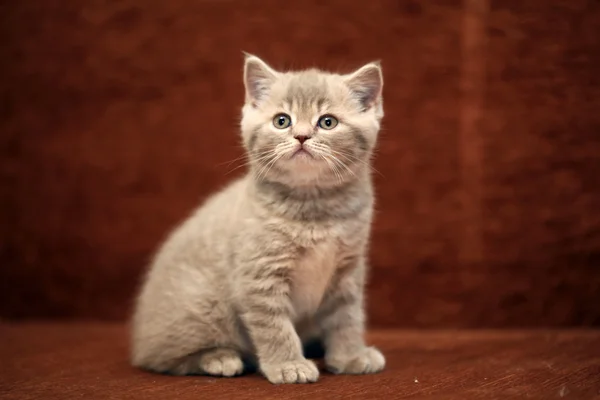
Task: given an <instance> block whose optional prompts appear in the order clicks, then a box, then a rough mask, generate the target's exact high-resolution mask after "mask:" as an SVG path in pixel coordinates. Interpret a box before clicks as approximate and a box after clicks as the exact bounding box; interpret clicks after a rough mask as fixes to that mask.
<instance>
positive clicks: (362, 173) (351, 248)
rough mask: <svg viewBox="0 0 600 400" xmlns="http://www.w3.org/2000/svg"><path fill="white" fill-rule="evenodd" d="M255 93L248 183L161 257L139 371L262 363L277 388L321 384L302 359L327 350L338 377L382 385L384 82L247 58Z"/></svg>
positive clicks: (374, 75) (148, 286) (248, 113)
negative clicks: (374, 267) (376, 188)
mask: <svg viewBox="0 0 600 400" xmlns="http://www.w3.org/2000/svg"><path fill="white" fill-rule="evenodd" d="M244 84H245V88H246V101H245V105H244V107H243V117H242V121H241V130H242V138H243V143H244V147H245V149H246V152H247V157H248V160H249V166H250V167H249V171H248V173H247V175H246V176H245V177H243V178H241V179H239V180H237V181H235V182H233V183H231V184H230V185H229V186H228V187H226V188H225V189H224V190H222V191H221V192H219V193H217V194H215V195H213V196H212V197H211V198H209V199H208V200H207V201H206V202H205V203H204V204H203V205H202V206H201V207H200V208H199V209H198V210H196V211H195V212H194V213H193V214H192V215H191V216H190V217H189V218H188V219H187V220H186V221H185V222H184V223H183V224H181V225H180V226H179V227H178V228H177V229H176V230H175V231H174V232H173V233H172V234H171V235H170V236H169V238H168V239H167V240H166V242H165V243H164V244H163V245H162V247H161V248H160V250H159V252H158V253H157V255H156V257H155V259H154V261H153V264H152V266H151V268H150V270H149V272H148V274H147V277H146V279H145V281H144V285H143V288H142V290H141V293H140V295H139V297H138V300H137V305H136V311H135V315H134V318H133V343H132V344H133V346H132V347H133V348H132V362H133V364H134V365H135V366H138V367H142V368H144V369H149V370H153V371H159V372H167V373H172V374H208V375H215V376H233V375H237V374H240V373H241V372H242V370H243V362H242V359H245V358H247V357H249V358H251V359H252V360H254V361H255V362H256V363H257V364H258V367H259V368H260V371H261V372H262V373H263V374H264V375H265V376H266V378H267V379H268V380H269V381H270V382H272V383H304V382H315V381H316V380H317V379H318V377H319V371H318V370H317V367H316V366H315V364H314V363H313V362H312V361H310V360H307V359H306V358H305V357H304V355H303V348H302V345H303V343H306V341H308V340H309V339H311V338H315V337H318V338H320V340H321V341H322V343H323V346H324V349H325V365H326V366H327V369H328V370H330V371H332V372H334V373H346V374H365V373H374V372H378V371H381V370H382V369H383V368H384V365H385V359H384V357H383V355H382V354H381V353H380V352H379V351H378V350H377V349H375V348H373V347H367V346H366V345H365V341H364V337H363V336H364V329H365V315H364V296H363V292H364V285H365V275H366V260H365V258H366V251H367V244H368V240H369V232H370V225H371V218H372V213H373V202H374V198H373V187H372V183H371V167H370V159H371V155H372V152H373V148H374V146H375V143H376V139H377V135H378V132H379V127H380V121H381V118H382V117H383V108H382V97H381V90H382V85H383V78H382V74H381V68H380V66H379V64H377V63H371V64H367V65H365V66H364V67H362V68H360V69H358V70H357V71H356V72H354V73H352V74H348V75H338V74H330V73H325V72H321V71H318V70H307V71H302V72H285V73H284V72H278V71H275V70H273V69H272V68H271V67H269V66H268V65H267V64H266V63H264V62H263V61H262V60H260V59H259V58H257V57H255V56H252V55H247V56H246V60H245V66H244Z"/></svg>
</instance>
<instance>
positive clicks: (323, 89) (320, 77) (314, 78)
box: [283, 70, 334, 114]
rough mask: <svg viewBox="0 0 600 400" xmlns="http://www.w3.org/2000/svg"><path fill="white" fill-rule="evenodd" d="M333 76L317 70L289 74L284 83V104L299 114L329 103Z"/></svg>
mask: <svg viewBox="0 0 600 400" xmlns="http://www.w3.org/2000/svg"><path fill="white" fill-rule="evenodd" d="M332 80H333V76H330V75H328V74H325V73H323V72H320V71H317V70H308V71H303V72H296V73H292V74H289V75H288V77H287V79H286V84H285V94H284V97H283V102H284V104H285V105H286V106H287V107H289V108H290V109H294V110H296V111H297V112H298V113H299V114H310V113H312V112H314V111H315V109H317V110H319V109H321V108H323V107H324V106H326V105H328V104H330V103H331V102H332V101H334V99H333V98H332V92H331V90H330V89H331V84H332V83H333V82H332Z"/></svg>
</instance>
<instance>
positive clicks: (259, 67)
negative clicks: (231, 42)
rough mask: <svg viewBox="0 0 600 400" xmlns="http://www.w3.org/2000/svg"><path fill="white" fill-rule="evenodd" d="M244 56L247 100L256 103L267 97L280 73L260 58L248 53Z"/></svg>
mask: <svg viewBox="0 0 600 400" xmlns="http://www.w3.org/2000/svg"><path fill="white" fill-rule="evenodd" d="M244 56H245V62H244V86H245V87H246V101H247V102H250V103H253V104H255V103H257V102H259V101H260V100H261V99H263V98H264V97H265V95H266V94H267V93H268V91H269V89H270V88H271V85H272V84H273V82H275V80H276V79H277V76H278V75H279V74H278V73H277V72H276V71H275V70H274V69H273V68H271V67H269V66H268V65H267V63H265V62H264V61H263V60H261V59H260V58H258V57H256V56H254V55H252V54H248V53H244Z"/></svg>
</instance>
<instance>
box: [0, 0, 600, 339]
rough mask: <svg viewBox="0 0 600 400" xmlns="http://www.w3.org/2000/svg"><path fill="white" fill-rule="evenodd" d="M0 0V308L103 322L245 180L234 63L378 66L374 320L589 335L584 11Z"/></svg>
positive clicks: (592, 221)
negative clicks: (232, 185) (217, 197)
mask: <svg viewBox="0 0 600 400" xmlns="http://www.w3.org/2000/svg"><path fill="white" fill-rule="evenodd" d="M288 4H292V3H287V2H285V1H283V0H281V1H276V0H262V1H261V2H251V1H242V0H221V1H217V0H180V1H176V2H168V1H164V0H122V1H118V2H117V1H112V2H111V1H101V0H88V1H85V2H83V1H78V0H63V1H61V2H51V1H47V0H22V1H20V2H2V3H0V40H1V43H0V59H1V60H2V62H1V63H0V73H1V74H0V91H1V96H2V97H1V100H2V103H1V104H2V107H1V108H0V112H1V114H0V118H1V121H0V135H1V142H0V145H1V148H0V150H1V153H0V155H1V160H0V195H1V198H0V199H1V203H0V210H1V211H0V213H1V214H0V218H1V219H0V246H1V247H0V263H1V264H0V268H1V270H0V285H2V287H1V290H0V317H5V318H32V317H44V318H50V317H68V318H104V319H121V318H124V317H126V316H127V315H128V313H129V310H130V307H131V297H132V295H133V293H134V291H135V287H136V284H137V282H138V279H139V275H140V273H141V271H142V269H143V268H144V267H145V265H146V262H147V260H148V259H149V257H150V255H151V253H152V251H153V250H154V249H155V247H156V246H157V245H158V243H159V242H160V240H161V239H162V238H163V237H164V236H165V234H166V233H167V232H168V230H169V229H170V228H172V227H173V225H174V224H176V223H177V222H179V221H180V220H182V219H183V218H184V217H185V216H186V215H187V214H188V213H189V212H190V211H191V209H192V208H193V207H195V206H196V205H197V204H198V203H199V202H200V201H201V200H202V199H203V198H205V196H206V195H207V194H209V193H210V192H212V191H214V190H216V189H218V188H220V187H222V186H223V185H224V184H225V183H226V182H227V181H228V180H230V179H232V178H233V177H234V176H236V175H238V174H240V173H242V170H241V169H237V170H235V171H233V172H231V173H228V171H230V170H232V169H233V168H234V167H235V165H236V163H233V164H231V165H230V164H229V162H230V161H231V160H233V159H235V158H237V157H239V156H241V154H242V152H241V148H240V146H239V140H238V131H237V126H236V125H237V121H238V118H239V115H240V108H241V104H242V101H243V87H242V81H241V69H242V54H241V51H242V50H245V51H248V52H252V53H255V54H257V55H259V56H261V57H263V58H264V59H265V60H267V61H269V62H270V63H272V64H273V66H275V67H279V68H301V67H308V66H320V67H323V68H331V69H336V70H340V71H350V70H351V69H352V68H355V67H358V66H360V65H362V64H363V63H365V62H368V61H371V60H373V59H381V60H382V63H383V68H384V77H385V90H384V99H385V103H384V105H385V110H386V118H385V120H384V129H383V131H382V135H381V140H380V145H379V151H378V156H377V159H376V164H375V167H376V169H377V170H378V171H379V172H380V173H378V174H376V184H377V192H378V196H379V200H378V212H377V218H376V221H375V226H374V234H373V245H372V251H371V264H372V273H371V283H370V287H369V300H370V302H369V312H370V317H371V321H372V323H373V324H375V325H388V326H391V325H395V326H442V327H454V326H467V327H484V326H517V325H518V326H542V325H592V324H593V325H600V114H599V113H598V110H599V109H600V51H599V50H598V49H600V30H599V28H598V27H599V26H600V3H598V2H597V1H595V0H590V1H584V0H528V1H522V0H518V1H514V0H487V1H486V0H465V1H459V0H436V1H427V2H425V1H416V0H415V1H409V0H400V1H391V0H389V1H372V2H366V1H363V2H356V3H352V2H349V1H347V0H331V1H326V2H325V1H317V0H313V1H302V2H296V3H294V5H293V6H291V5H288Z"/></svg>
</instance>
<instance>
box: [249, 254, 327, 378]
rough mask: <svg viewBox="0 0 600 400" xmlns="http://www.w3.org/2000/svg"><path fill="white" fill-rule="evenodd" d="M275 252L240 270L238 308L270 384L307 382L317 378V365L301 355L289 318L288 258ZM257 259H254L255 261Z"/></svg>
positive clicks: (300, 348) (290, 309)
mask: <svg viewBox="0 0 600 400" xmlns="http://www.w3.org/2000/svg"><path fill="white" fill-rule="evenodd" d="M283 254H285V253H283V252H280V251H277V252H274V253H273V256H271V257H269V256H264V255H263V256H261V257H260V260H259V261H258V263H257V264H255V265H245V266H243V267H242V268H241V269H242V271H244V274H245V275H246V276H245V277H244V281H245V282H246V283H245V285H244V287H240V288H239V295H240V298H239V301H238V309H239V310H240V315H241V318H242V320H243V322H244V325H245V326H246V328H247V329H248V333H249V335H250V338H251V340H252V343H253V345H254V348H255V351H256V356H257V358H258V363H259V367H260V370H261V371H262V373H263V374H264V375H265V377H266V378H267V379H268V380H269V381H270V382H271V383H276V384H278V383H307V382H315V381H317V379H318V378H319V371H318V369H317V367H316V365H315V364H314V363H313V362H312V361H310V360H307V359H306V358H304V355H303V354H302V344H301V342H300V338H299V337H298V334H297V333H296V330H295V328H294V325H293V323H292V321H291V319H290V315H291V314H292V306H291V302H290V297H289V295H290V283H289V272H290V262H291V260H290V257H289V256H285V255H283ZM255 262H256V261H255Z"/></svg>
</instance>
